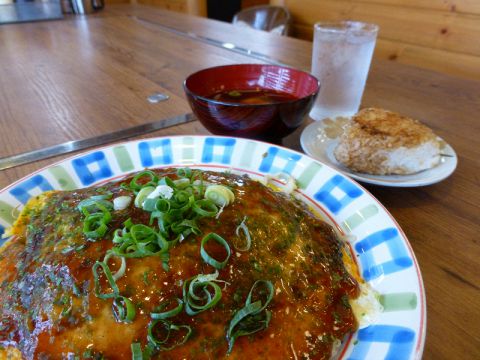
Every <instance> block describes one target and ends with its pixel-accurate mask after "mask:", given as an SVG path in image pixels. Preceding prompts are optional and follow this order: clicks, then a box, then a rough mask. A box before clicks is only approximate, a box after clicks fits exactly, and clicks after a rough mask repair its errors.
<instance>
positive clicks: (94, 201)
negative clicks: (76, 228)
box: [77, 195, 113, 215]
mask: <svg viewBox="0 0 480 360" xmlns="http://www.w3.org/2000/svg"><path fill="white" fill-rule="evenodd" d="M105 196H106V195H95V196H91V197H89V198H88V199H85V200H82V201H80V202H79V203H78V205H77V209H78V210H79V211H81V212H83V213H84V214H85V215H88V214H91V213H96V212H98V211H102V212H103V210H104V209H107V210H113V204H112V203H111V202H110V201H108V200H105ZM110 196H111V195H110Z"/></svg>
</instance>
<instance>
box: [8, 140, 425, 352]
mask: <svg viewBox="0 0 480 360" xmlns="http://www.w3.org/2000/svg"><path fill="white" fill-rule="evenodd" d="M183 166H194V167H198V168H202V169H208V170H218V171H225V170H230V171H235V172H241V173H247V174H250V175H251V176H252V177H254V178H262V177H264V176H266V175H274V174H277V173H287V174H290V175H291V176H293V177H294V178H295V179H297V182H298V185H299V189H298V190H297V192H298V193H299V194H298V195H300V196H301V197H302V198H303V199H304V200H305V201H307V202H309V205H311V206H313V207H315V208H316V209H317V210H318V211H319V213H322V214H324V215H325V217H326V219H327V220H328V221H330V222H331V223H333V224H334V225H335V226H336V227H337V228H338V229H339V230H340V231H341V232H343V233H345V234H346V235H348V236H347V238H348V239H351V240H349V241H350V245H351V248H352V249H353V252H354V254H355V256H356V260H357V261H358V265H359V267H360V270H361V273H362V275H363V277H364V279H365V280H366V281H367V282H368V283H369V284H370V285H371V286H372V287H373V288H374V289H375V290H376V291H378V292H379V293H380V294H381V295H380V302H381V303H382V305H383V307H384V312H383V313H381V314H380V316H379V318H378V321H377V322H376V323H375V324H373V325H370V326H368V327H366V328H363V329H360V330H359V331H357V332H356V333H355V334H353V335H352V336H351V337H349V338H348V339H346V340H345V341H344V346H343V348H342V351H341V354H340V356H339V358H341V359H352V360H353V359H355V360H359V359H419V358H420V357H421V355H422V351H423V345H424V342H425V329H426V308H425V293H424V288H423V282H422V278H421V275H420V270H419V267H418V264H417V261H416V259H415V256H414V254H413V251H412V249H411V247H410V244H409V243H408V241H407V239H406V237H405V234H404V233H403V231H402V230H401V229H400V228H399V226H398V224H397V223H396V222H395V220H394V219H393V218H392V216H391V215H390V214H389V213H388V212H387V211H386V210H385V208H384V207H383V206H382V205H381V204H380V203H379V202H378V201H377V200H376V199H375V198H374V197H373V196H372V195H370V194H369V193H368V192H367V191H366V190H365V189H363V188H362V187H361V186H360V185H358V184H357V183H355V182H354V181H352V180H351V179H349V178H347V177H346V176H344V175H342V174H341V173H340V172H338V171H336V170H334V169H333V168H331V167H329V166H327V165H324V164H322V163H320V162H318V161H316V160H314V159H312V158H310V157H309V156H306V155H304V154H301V153H298V152H295V151H292V150H289V149H286V148H282V147H279V146H275V145H271V144H267V143H262V142H258V141H253V140H247V139H237V138H229V137H213V136H208V137H205V136H177V137H165V138H153V139H145V140H139V141H132V142H127V143H122V144H115V145H111V146H108V147H104V148H101V149H96V150H93V151H90V152H86V153H82V154H80V155H77V156H74V157H71V158H68V159H66V160H63V161H61V162H58V163H56V164H53V165H51V166H48V167H46V168H44V169H41V170H39V171H37V172H35V173H33V174H31V175H29V176H27V177H25V178H23V179H21V180H19V181H17V182H15V183H13V184H12V185H10V186H8V187H6V188H5V189H3V190H1V191H0V234H2V233H3V232H4V231H5V228H7V227H9V226H10V225H12V223H13V221H14V215H12V214H13V213H14V212H15V209H16V208H17V207H21V206H22V205H23V204H25V203H26V202H27V201H28V199H29V198H30V197H32V196H36V195H37V194H39V193H41V192H43V191H46V190H52V189H58V190H72V189H76V188H82V187H86V186H91V185H96V184H99V183H102V182H106V181H110V180H113V179H117V178H120V177H123V176H124V175H125V174H128V173H131V172H135V171H139V170H142V169H144V168H146V167H151V168H162V167H183Z"/></svg>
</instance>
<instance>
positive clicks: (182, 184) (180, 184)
mask: <svg viewBox="0 0 480 360" xmlns="http://www.w3.org/2000/svg"><path fill="white" fill-rule="evenodd" d="M173 183H174V184H175V187H176V188H177V189H185V188H187V187H188V186H190V179H187V178H180V179H177V180H173Z"/></svg>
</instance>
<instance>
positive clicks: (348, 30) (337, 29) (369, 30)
mask: <svg viewBox="0 0 480 360" xmlns="http://www.w3.org/2000/svg"><path fill="white" fill-rule="evenodd" d="M313 27H314V30H315V31H322V32H328V33H337V34H352V35H366V34H376V33H377V32H378V29H379V26H378V25H376V24H371V23H364V22H361V21H351V20H341V21H319V22H317V23H315V24H314V25H313Z"/></svg>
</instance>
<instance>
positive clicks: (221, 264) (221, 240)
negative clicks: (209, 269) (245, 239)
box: [200, 233, 232, 270]
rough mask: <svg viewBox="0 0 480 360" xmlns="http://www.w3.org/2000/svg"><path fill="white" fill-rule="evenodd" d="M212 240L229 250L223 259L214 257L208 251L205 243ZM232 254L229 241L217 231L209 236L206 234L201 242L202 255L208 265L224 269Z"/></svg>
mask: <svg viewBox="0 0 480 360" xmlns="http://www.w3.org/2000/svg"><path fill="white" fill-rule="evenodd" d="M210 240H213V241H215V242H216V243H218V244H220V245H222V246H223V247H224V248H225V250H226V252H227V257H226V258H225V259H224V260H223V261H218V260H216V259H214V258H213V257H212V256H210V254H208V253H207V251H206V250H205V244H206V243H207V242H209V241H210ZM231 254H232V252H231V250H230V246H228V243H227V242H226V241H225V239H224V238H222V237H221V236H220V235H217V234H215V233H210V234H208V235H207V236H205V237H204V238H203V239H202V242H201V243H200V255H201V257H202V259H203V261H205V262H206V263H207V264H208V265H211V266H213V267H214V268H215V269H218V270H220V269H223V268H224V267H225V265H227V262H228V259H229V258H230V255H231Z"/></svg>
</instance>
